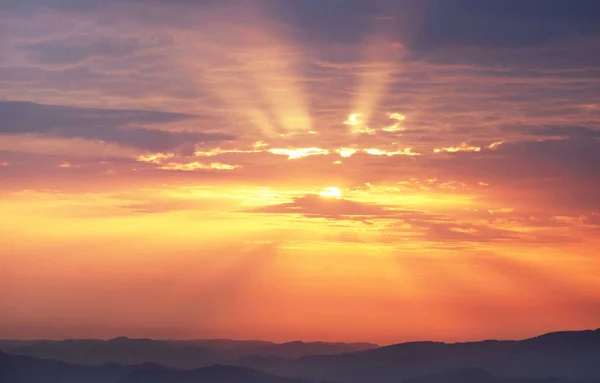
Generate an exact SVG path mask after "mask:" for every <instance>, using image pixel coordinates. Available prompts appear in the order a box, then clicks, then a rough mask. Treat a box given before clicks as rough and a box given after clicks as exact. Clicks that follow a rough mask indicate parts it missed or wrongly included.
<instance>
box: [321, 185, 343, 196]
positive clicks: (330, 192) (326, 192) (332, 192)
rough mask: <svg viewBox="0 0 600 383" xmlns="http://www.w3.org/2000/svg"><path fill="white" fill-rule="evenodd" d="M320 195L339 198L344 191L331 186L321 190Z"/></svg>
mask: <svg viewBox="0 0 600 383" xmlns="http://www.w3.org/2000/svg"><path fill="white" fill-rule="evenodd" d="M319 195H320V196H321V197H324V198H337V199H341V198H342V191H341V190H340V189H338V188H336V187H333V186H330V187H326V188H325V189H323V190H321V192H320V193H319Z"/></svg>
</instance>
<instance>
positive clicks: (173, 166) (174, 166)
mask: <svg viewBox="0 0 600 383" xmlns="http://www.w3.org/2000/svg"><path fill="white" fill-rule="evenodd" d="M240 167H241V166H239V165H229V164H222V163H219V162H212V163H210V164H203V163H200V162H189V163H186V164H178V163H174V162H172V163H168V164H165V165H162V166H160V167H159V169H162V170H183V171H194V170H234V169H238V168H240Z"/></svg>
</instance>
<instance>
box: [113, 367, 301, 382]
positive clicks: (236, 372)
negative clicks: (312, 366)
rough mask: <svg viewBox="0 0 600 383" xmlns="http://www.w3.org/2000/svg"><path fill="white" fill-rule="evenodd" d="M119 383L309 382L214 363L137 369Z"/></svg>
mask: <svg viewBox="0 0 600 383" xmlns="http://www.w3.org/2000/svg"><path fill="white" fill-rule="evenodd" d="M119 383H309V382H308V381H307V380H304V379H294V378H284V377H279V376H275V375H271V374H267V373H264V372H260V371H256V370H252V369H249V368H243V367H232V366H221V365H215V366H212V367H205V368H201V369H198V370H193V371H165V370H138V371H135V372H132V373H131V374H129V375H127V376H126V377H124V378H123V379H121V380H120V381H119Z"/></svg>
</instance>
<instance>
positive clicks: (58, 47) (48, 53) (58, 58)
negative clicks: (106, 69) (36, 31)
mask: <svg viewBox="0 0 600 383" xmlns="http://www.w3.org/2000/svg"><path fill="white" fill-rule="evenodd" d="M142 48H143V44H142V43H140V42H138V41H116V40H111V39H107V38H102V37H99V38H96V39H94V40H93V41H87V40H80V41H77V40H73V39H60V40H51V41H47V40H46V41H42V42H36V43H33V44H26V45H23V46H22V49H23V50H24V51H25V52H26V53H27V54H28V55H29V56H30V57H31V58H32V61H33V62H36V63H40V64H51V65H57V64H69V65H73V64H79V63H80V62H82V61H84V60H85V59H88V58H94V57H103V58H120V57H123V56H125V55H129V54H132V53H133V52H136V51H139V50H141V49H142Z"/></svg>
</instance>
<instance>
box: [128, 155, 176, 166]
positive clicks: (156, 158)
mask: <svg viewBox="0 0 600 383" xmlns="http://www.w3.org/2000/svg"><path fill="white" fill-rule="evenodd" d="M173 157H175V154H173V153H154V154H143V155H141V156H138V157H137V158H136V159H137V160H138V161H140V162H148V163H153V164H160V163H161V162H162V161H163V160H166V159H169V158H173Z"/></svg>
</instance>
